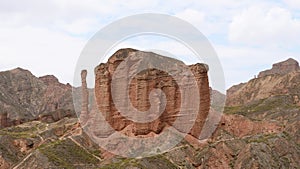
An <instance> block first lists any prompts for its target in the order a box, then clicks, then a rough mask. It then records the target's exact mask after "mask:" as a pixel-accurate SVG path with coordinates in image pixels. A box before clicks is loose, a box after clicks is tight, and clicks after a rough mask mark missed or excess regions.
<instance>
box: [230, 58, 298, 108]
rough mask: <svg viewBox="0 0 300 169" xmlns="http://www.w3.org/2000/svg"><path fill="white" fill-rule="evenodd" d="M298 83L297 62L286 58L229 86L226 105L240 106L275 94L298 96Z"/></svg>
mask: <svg viewBox="0 0 300 169" xmlns="http://www.w3.org/2000/svg"><path fill="white" fill-rule="evenodd" d="M299 83H300V69H299V65H298V62H297V61H295V60H293V59H288V60H287V61H284V62H280V63H276V64H274V65H273V68H272V69H271V70H267V71H263V72H261V73H260V75H259V78H254V79H251V80H250V81H249V82H247V83H241V84H239V85H235V86H232V87H231V88H229V89H228V90H227V94H226V95H227V98H226V105H227V106H240V105H244V104H248V103H250V102H252V101H255V100H256V101H258V100H261V99H266V98H269V97H272V96H276V95H289V96H291V97H295V98H296V97H300V88H299Z"/></svg>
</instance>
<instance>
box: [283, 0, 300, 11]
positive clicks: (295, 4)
mask: <svg viewBox="0 0 300 169" xmlns="http://www.w3.org/2000/svg"><path fill="white" fill-rule="evenodd" d="M284 2H285V3H286V4H287V5H288V6H289V7H291V8H294V9H300V1H299V0H284Z"/></svg>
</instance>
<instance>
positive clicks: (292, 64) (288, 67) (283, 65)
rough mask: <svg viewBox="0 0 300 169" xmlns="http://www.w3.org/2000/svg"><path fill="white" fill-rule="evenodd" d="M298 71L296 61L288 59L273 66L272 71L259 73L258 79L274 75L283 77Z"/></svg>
mask: <svg viewBox="0 0 300 169" xmlns="http://www.w3.org/2000/svg"><path fill="white" fill-rule="evenodd" d="M298 70H300V67H299V63H298V62H297V61H296V60H294V59H292V58H289V59H288V60H285V61H283V62H279V63H275V64H273V66H272V69H270V70H265V71H262V72H260V73H259V74H258V77H259V78H260V77H264V76H268V75H274V74H279V75H285V74H288V73H290V72H294V71H298Z"/></svg>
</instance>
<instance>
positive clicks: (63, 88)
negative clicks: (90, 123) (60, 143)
mask: <svg viewBox="0 0 300 169" xmlns="http://www.w3.org/2000/svg"><path fill="white" fill-rule="evenodd" d="M73 115H74V110H73V105H72V90H71V86H70V85H68V84H67V85H65V84H61V83H59V81H58V79H57V78H56V77H54V76H50V75H47V76H43V77H40V78H37V77H35V76H34V75H32V74H31V72H29V71H28V70H24V69H21V68H16V69H13V70H10V71H5V72H0V128H2V127H8V126H11V125H17V124H20V123H23V122H25V121H30V120H34V119H40V120H43V121H48V122H52V121H57V120H59V119H61V118H62V117H65V116H73Z"/></svg>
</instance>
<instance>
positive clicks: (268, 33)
mask: <svg viewBox="0 0 300 169" xmlns="http://www.w3.org/2000/svg"><path fill="white" fill-rule="evenodd" d="M146 12H152V13H161V14H169V15H173V16H176V17H179V18H181V19H184V20H186V21H188V22H190V23H191V24H193V25H194V26H195V27H197V28H198V29H199V30H200V31H201V32H202V33H203V34H204V35H205V36H206V37H207V38H208V40H209V41H210V43H211V44H212V45H213V47H214V48H215V51H216V52H217V54H218V56H219V59H220V61H221V64H222V66H223V70H224V74H225V80H226V87H227V88H228V87H230V86H232V85H234V84H238V83H240V82H246V81H248V80H249V79H251V78H253V76H254V75H257V74H258V72H259V71H261V70H264V69H267V68H271V66H272V63H275V62H278V61H282V60H285V59H287V58H289V57H292V58H294V59H296V60H298V61H300V47H299V46H300V1H299V0H282V1H279V0H275V1H271V0H244V1H240V0H227V1H224V0H212V1H201V0H191V1H180V0H172V1H168V0H166V1H158V0H144V1H138V0H132V1H122V0H118V1H116V0H110V1H104V0H103V1H94V0H87V1H84V2H83V1H79V0H73V1H66V0H52V1H50V0H45V1H34V0H27V1H15V0H11V1H5V0H0V59H1V62H0V70H8V69H12V68H15V67H23V68H26V69H29V70H30V71H32V73H33V74H35V75H37V76H42V75H46V74H54V75H55V76H57V77H58V78H59V80H60V81H61V82H64V83H67V82H69V83H72V81H73V73H74V69H75V65H76V62H77V59H78V57H79V55H80V52H81V50H82V49H83V47H84V45H85V44H86V42H87V41H88V40H89V39H90V38H91V37H92V36H93V35H94V34H95V33H96V32H97V31H98V30H100V29H101V28H103V27H104V26H105V25H107V24H109V23H112V22H114V21H115V20H117V19H120V18H123V17H125V16H130V15H133V14H141V13H146ZM158 39H159V38H158ZM136 42H137V41H127V42H122V43H121V45H120V46H118V47H129V46H130V47H137V48H141V49H155V48H158V46H159V47H162V49H163V50H166V51H167V52H170V53H172V54H173V55H181V56H184V54H186V51H185V49H183V48H176V44H175V43H174V42H169V41H165V42H163V41H159V42H157V43H153V39H151V40H149V39H147V38H144V39H143V38H142V37H140V38H139V40H138V43H136ZM158 44H159V45H158ZM122 45H123V46H122Z"/></svg>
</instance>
